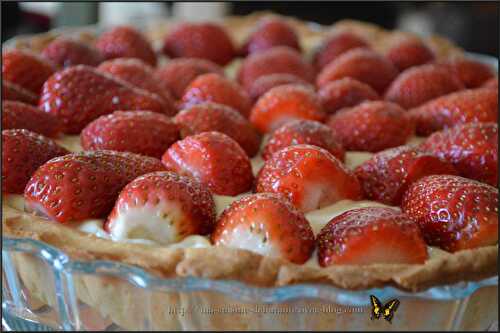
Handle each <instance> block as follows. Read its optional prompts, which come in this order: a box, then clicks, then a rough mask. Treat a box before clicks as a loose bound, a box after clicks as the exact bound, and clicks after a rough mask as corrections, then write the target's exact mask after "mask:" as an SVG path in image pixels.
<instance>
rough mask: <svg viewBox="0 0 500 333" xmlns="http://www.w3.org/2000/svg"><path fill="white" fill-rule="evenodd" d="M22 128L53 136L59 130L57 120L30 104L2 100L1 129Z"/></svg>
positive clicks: (59, 126)
mask: <svg viewBox="0 0 500 333" xmlns="http://www.w3.org/2000/svg"><path fill="white" fill-rule="evenodd" d="M14 128H24V129H27V130H30V131H33V132H36V133H38V134H43V135H45V136H50V137H54V136H57V134H58V133H59V132H60V130H61V125H60V124H59V120H58V119H57V118H56V117H54V116H52V115H51V114H48V113H45V112H43V111H42V110H40V109H38V108H35V107H34V106H32V105H29V104H25V103H22V102H15V101H3V102H2V129H14Z"/></svg>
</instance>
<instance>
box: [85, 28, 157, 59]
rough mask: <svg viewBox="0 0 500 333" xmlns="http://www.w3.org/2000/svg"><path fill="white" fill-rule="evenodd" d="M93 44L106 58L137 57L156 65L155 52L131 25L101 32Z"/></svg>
mask: <svg viewBox="0 0 500 333" xmlns="http://www.w3.org/2000/svg"><path fill="white" fill-rule="evenodd" d="M95 46H96V47H97V49H98V50H99V51H100V52H101V53H102V54H103V55H104V57H105V58H106V59H114V58H138V59H141V60H142V61H144V62H146V63H148V64H150V65H151V66H156V54H155V52H154V50H153V48H152V46H151V44H150V43H149V41H148V40H147V38H146V37H145V36H144V35H143V34H142V33H141V32H139V31H138V30H136V29H135V28H133V27H131V26H125V25H123V26H117V27H114V28H113V29H111V30H109V31H106V32H105V33H103V34H102V35H101V36H100V37H99V39H98V40H97V42H96V44H95Z"/></svg>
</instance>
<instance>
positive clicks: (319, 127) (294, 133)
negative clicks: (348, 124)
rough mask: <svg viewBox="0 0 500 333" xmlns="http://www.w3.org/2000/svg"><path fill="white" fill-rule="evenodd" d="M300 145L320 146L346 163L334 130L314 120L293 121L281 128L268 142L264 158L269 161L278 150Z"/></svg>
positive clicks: (263, 154) (263, 153)
mask: <svg viewBox="0 0 500 333" xmlns="http://www.w3.org/2000/svg"><path fill="white" fill-rule="evenodd" d="M300 144H308V145H313V146H318V147H320V148H323V149H325V150H327V151H328V152H329V153H330V154H332V155H333V156H335V157H336V158H337V159H339V160H340V161H344V155H345V152H344V149H343V148H342V146H341V145H340V143H338V142H337V141H336V140H335V138H334V133H333V131H332V129H331V128H330V127H328V126H326V125H324V124H322V123H320V122H317V121H313V120H293V121H290V122H288V123H286V124H285V125H283V126H281V127H279V128H278V129H277V130H276V131H274V132H273V133H272V134H271V137H270V138H269V141H267V144H266V146H265V147H264V151H263V152H262V157H263V158H264V160H268V159H269V158H271V156H272V155H273V154H274V153H275V152H277V151H278V150H281V149H283V148H285V147H288V146H293V145H300Z"/></svg>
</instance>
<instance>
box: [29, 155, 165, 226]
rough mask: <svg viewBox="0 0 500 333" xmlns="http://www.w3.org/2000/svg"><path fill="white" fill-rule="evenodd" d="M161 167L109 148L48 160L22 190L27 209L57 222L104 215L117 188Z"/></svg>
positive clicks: (118, 189)
mask: <svg viewBox="0 0 500 333" xmlns="http://www.w3.org/2000/svg"><path fill="white" fill-rule="evenodd" d="M164 169H165V168H164V167H163V165H162V164H161V162H160V160H158V159H156V158H153V157H147V156H142V155H136V154H132V153H123V152H116V151H110V150H97V151H87V152H80V153H72V154H68V155H65V156H61V157H57V158H54V159H51V160H50V161H48V162H47V163H45V164H44V165H42V166H41V167H40V168H38V170H37V171H36V172H35V174H34V175H33V176H32V177H31V179H30V181H29V182H28V184H27V185H26V188H25V190H24V199H25V202H26V207H27V208H28V210H32V211H34V212H35V213H37V214H40V215H42V216H45V217H48V218H49V219H51V220H55V221H58V222H61V223H68V222H73V221H82V220H85V219H93V218H102V217H105V216H106V215H107V214H109V212H110V211H111V209H112V208H113V204H114V202H115V200H116V198H117V197H118V194H119V193H120V191H121V189H122V188H123V187H124V186H125V185H126V184H127V183H129V182H131V181H132V180H133V179H135V178H137V177H138V176H140V175H143V174H145V173H149V172H154V171H161V170H164Z"/></svg>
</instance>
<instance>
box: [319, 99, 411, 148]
mask: <svg viewBox="0 0 500 333" xmlns="http://www.w3.org/2000/svg"><path fill="white" fill-rule="evenodd" d="M326 124H327V125H328V126H330V127H331V128H332V129H333V131H334V132H335V138H336V139H337V140H338V141H339V142H340V143H341V144H342V146H343V147H344V149H346V150H358V151H368V152H377V151H380V150H383V149H387V148H392V147H397V146H400V145H403V144H404V143H406V141H408V139H409V138H410V137H411V136H412V135H413V134H414V132H415V125H414V123H413V122H412V120H411V118H410V117H409V115H408V114H407V113H406V111H405V110H403V109H402V108H401V107H400V106H399V105H397V104H394V103H390V102H385V101H368V102H363V103H361V104H359V105H357V106H355V107H352V108H345V109H343V110H340V111H338V112H336V113H335V114H333V115H331V116H330V117H329V118H328V120H327V123H326Z"/></svg>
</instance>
